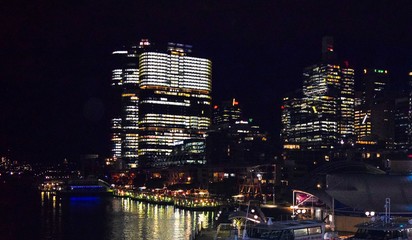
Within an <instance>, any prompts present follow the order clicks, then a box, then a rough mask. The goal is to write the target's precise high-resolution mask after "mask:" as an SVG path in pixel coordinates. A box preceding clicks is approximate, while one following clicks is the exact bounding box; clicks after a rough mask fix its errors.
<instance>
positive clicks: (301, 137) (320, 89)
mask: <svg viewBox="0 0 412 240" xmlns="http://www.w3.org/2000/svg"><path fill="white" fill-rule="evenodd" d="M354 104H355V99H354V70H353V69H352V68H350V67H349V64H348V63H347V62H345V63H344V64H342V65H341V64H337V63H336V61H335V52H334V49H333V39H332V38H330V37H325V38H324V39H323V41H322V62H321V63H319V64H315V65H312V66H310V67H307V68H305V69H304V72H303V88H302V94H301V96H288V97H285V98H284V102H283V106H282V123H283V129H282V139H283V142H284V147H285V148H292V149H304V150H327V149H332V148H334V147H336V146H337V145H338V144H344V143H347V142H350V141H351V140H352V138H353V135H354V127H353V123H354Z"/></svg>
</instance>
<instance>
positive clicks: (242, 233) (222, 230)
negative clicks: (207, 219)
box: [215, 220, 325, 240]
mask: <svg viewBox="0 0 412 240" xmlns="http://www.w3.org/2000/svg"><path fill="white" fill-rule="evenodd" d="M324 235H325V224H324V223H323V222H319V221H312V220H305V221H296V220H289V221H276V222H271V221H268V222H267V223H259V224H255V225H250V226H249V225H248V226H247V227H245V228H244V229H243V230H241V229H236V228H235V227H232V225H230V224H221V225H219V226H218V229H217V233H216V236H215V240H218V239H222V240H231V239H245V240H246V239H249V240H260V239H270V240H283V239H285V240H286V239H288V240H294V239H296V240H299V239H301V240H303V239H324Z"/></svg>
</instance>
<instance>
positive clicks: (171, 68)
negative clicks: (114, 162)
mask: <svg viewBox="0 0 412 240" xmlns="http://www.w3.org/2000/svg"><path fill="white" fill-rule="evenodd" d="M150 46H151V43H150V42H149V41H148V40H142V42H141V43H140V44H139V46H138V47H134V48H132V49H133V51H132V53H130V52H123V51H120V52H119V51H118V52H119V53H121V54H126V56H127V57H128V60H129V61H127V62H128V64H129V65H128V67H127V68H123V69H122V71H121V73H122V75H121V77H120V78H119V79H121V81H120V82H121V83H122V86H123V91H122V98H123V101H122V109H123V114H122V119H121V120H122V121H121V122H122V123H121V124H122V127H121V130H122V134H121V142H122V144H121V146H122V150H121V152H122V154H121V155H122V159H123V160H125V161H126V162H127V163H128V164H131V163H132V164H133V163H135V164H138V165H139V166H142V167H151V166H163V165H164V164H163V163H164V162H165V161H166V159H167V157H168V156H169V155H170V153H171V152H172V150H173V149H174V148H175V147H176V146H177V145H179V144H183V141H184V140H190V139H200V140H202V139H203V140H204V139H205V135H206V131H207V130H208V128H209V126H210V124H211V120H210V118H211V106H210V105H211V90H212V84H211V77H212V72H211V71H212V70H211V61H210V60H208V59H205V58H197V57H191V56H189V54H190V53H191V46H190V45H184V44H175V43H169V44H168V48H167V51H164V52H159V51H155V50H153V48H152V47H150ZM129 55H130V56H129ZM117 72H119V73H120V71H119V70H117ZM116 79H117V78H116ZM126 80H128V81H129V84H128V85H126V84H125V83H124V82H122V81H126ZM114 84H117V81H114ZM115 139H116V138H115Z"/></svg>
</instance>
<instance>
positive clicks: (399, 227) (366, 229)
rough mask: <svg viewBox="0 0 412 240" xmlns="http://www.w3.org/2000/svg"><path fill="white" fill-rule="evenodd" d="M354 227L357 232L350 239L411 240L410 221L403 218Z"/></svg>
mask: <svg viewBox="0 0 412 240" xmlns="http://www.w3.org/2000/svg"><path fill="white" fill-rule="evenodd" d="M355 227H356V228H357V229H358V230H357V231H356V233H355V235H354V236H353V237H351V238H350V239H356V240H363V239H376V240H381V239H382V240H383V239H385V240H389V239H396V240H406V239H412V220H409V221H408V220H407V219H404V218H397V219H391V220H390V221H385V220H383V219H378V220H375V221H370V222H365V223H361V224H358V225H356V226H355Z"/></svg>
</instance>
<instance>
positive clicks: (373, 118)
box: [355, 69, 394, 143]
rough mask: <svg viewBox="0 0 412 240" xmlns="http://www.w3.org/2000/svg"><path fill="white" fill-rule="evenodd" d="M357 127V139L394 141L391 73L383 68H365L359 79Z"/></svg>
mask: <svg viewBox="0 0 412 240" xmlns="http://www.w3.org/2000/svg"><path fill="white" fill-rule="evenodd" d="M359 80H360V81H359V87H358V91H357V98H358V100H357V106H356V109H355V110H356V118H355V128H356V135H357V140H368V141H370V142H376V141H381V142H388V143H389V142H391V141H393V131H394V128H393V127H394V126H393V116H392V114H393V112H392V111H393V107H394V102H393V101H392V100H391V99H392V97H391V94H390V91H389V87H388V85H389V83H390V78H389V73H388V71H387V70H383V69H364V70H363V74H362V77H361V78H360V79H359Z"/></svg>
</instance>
